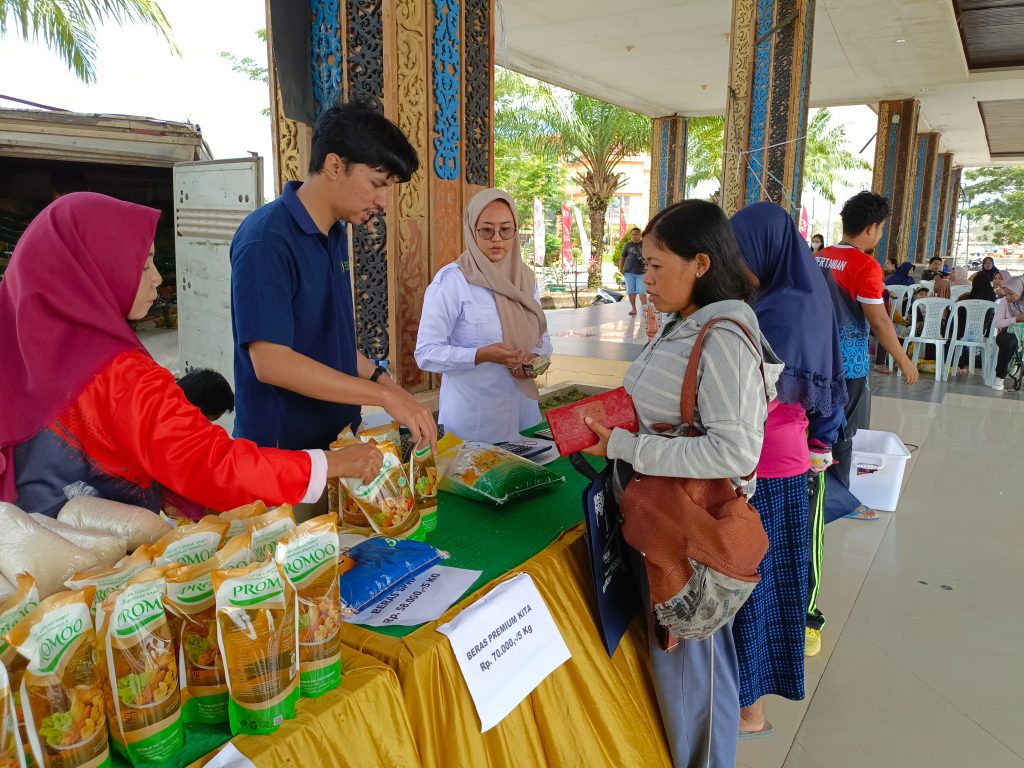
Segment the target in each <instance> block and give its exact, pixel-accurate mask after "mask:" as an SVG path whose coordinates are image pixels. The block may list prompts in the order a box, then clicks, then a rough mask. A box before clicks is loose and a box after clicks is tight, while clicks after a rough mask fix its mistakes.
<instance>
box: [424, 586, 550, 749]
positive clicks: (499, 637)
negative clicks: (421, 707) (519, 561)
mask: <svg viewBox="0 0 1024 768" xmlns="http://www.w3.org/2000/svg"><path fill="white" fill-rule="evenodd" d="M437 631H438V632H441V633H442V634H444V635H446V636H447V637H448V641H449V642H450V643H451V644H452V651H454V653H455V658H456V659H457V660H458V662H459V668H460V669H461V670H462V676H463V677H464V678H465V680H466V685H467V686H468V687H469V692H470V695H471V696H472V697H473V704H474V705H475V706H476V711H477V715H479V717H480V731H481V732H485V731H488V730H490V729H491V728H493V727H494V726H495V725H497V724H498V723H500V722H501V721H502V720H503V719H504V718H505V716H506V715H508V713H509V712H511V711H512V710H513V709H515V708H516V707H517V706H518V705H519V702H521V701H522V700H523V699H525V698H526V697H527V696H529V695H530V693H531V692H532V691H533V689H534V688H536V687H537V686H538V685H540V683H541V681H542V680H544V678H546V677H547V676H548V675H550V674H551V673H552V672H554V671H555V670H556V669H558V667H560V666H561V665H562V664H563V663H564V662H565V661H567V660H568V659H569V658H570V654H569V649H568V647H566V645H565V640H563V639H562V635H561V633H560V632H559V631H558V627H557V626H556V625H555V621H554V619H553V618H551V612H550V611H549V610H548V607H547V605H546V604H545V603H544V599H543V598H542V597H541V596H540V592H538V591H537V586H536V584H534V583H533V578H532V577H531V576H530V575H529V574H526V573H521V574H519V575H518V576H516V577H515V578H513V579H510V580H509V581H506V582H505V583H504V584H500V585H498V586H497V587H495V588H494V589H493V590H491V592H489V593H488V594H487V596H486V597H484V598H482V599H480V600H478V601H477V602H476V603H474V604H473V605H471V606H470V607H468V608H466V609H465V610H464V611H462V613H460V614H459V615H458V617H456V618H455V619H454V620H453V621H450V622H448V623H447V624H444V625H442V626H440V627H438V628H437Z"/></svg>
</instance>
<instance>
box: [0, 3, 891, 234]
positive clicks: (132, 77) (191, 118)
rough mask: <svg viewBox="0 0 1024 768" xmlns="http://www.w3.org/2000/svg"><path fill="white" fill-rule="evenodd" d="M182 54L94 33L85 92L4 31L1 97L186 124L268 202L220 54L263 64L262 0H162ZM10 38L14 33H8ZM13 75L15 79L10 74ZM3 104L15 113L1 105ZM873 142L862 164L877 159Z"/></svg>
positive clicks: (818, 215) (249, 123)
mask: <svg viewBox="0 0 1024 768" xmlns="http://www.w3.org/2000/svg"><path fill="white" fill-rule="evenodd" d="M160 5H161V7H162V8H163V10H164V13H165V14H166V15H167V18H168V20H169V22H170V24H171V28H172V29H173V31H174V36H175V39H176V41H177V44H178V47H179V49H180V51H181V55H180V56H175V55H174V54H172V52H171V51H170V49H169V48H168V46H167V44H166V43H165V42H164V40H163V38H162V37H161V36H160V35H159V34H158V33H156V32H154V31H151V30H149V29H148V28H145V27H138V26H133V27H127V28H120V27H117V26H114V25H109V26H106V27H102V28H101V29H100V30H99V33H98V42H99V46H98V48H99V52H98V56H97V67H96V68H97V82H96V83H95V84H94V85H86V84H84V83H82V82H81V81H80V80H78V78H76V77H75V76H74V75H73V74H72V73H71V72H70V70H68V68H67V67H66V66H65V65H64V63H63V62H62V61H61V60H60V59H59V58H58V57H57V56H56V55H55V54H54V53H52V52H50V51H49V50H48V49H47V48H46V47H45V46H44V45H43V44H42V43H35V42H28V43H26V42H23V41H22V40H21V39H20V38H18V37H15V36H14V35H13V34H11V33H10V31H9V32H8V35H7V36H6V37H3V38H0V73H3V76H2V77H0V94H3V95H7V96H15V97H18V98H22V99H27V100H29V101H35V102H39V103H41V104H46V105H49V106H53V107H61V108H64V109H70V110H73V111H76V112H105V113H113V114H127V115H140V116H144V117H154V118H159V119H163V120H173V121H180V122H186V121H187V122H191V123H193V124H197V125H199V126H200V128H201V129H202V133H203V137H204V138H205V139H206V142H207V143H208V144H209V146H210V149H211V151H212V153H213V156H214V157H215V158H217V159H226V158H232V157H247V156H248V155H249V153H250V152H257V153H258V154H260V155H261V156H262V157H263V158H264V180H265V183H266V189H265V194H266V195H267V197H271V196H272V194H273V193H272V186H273V161H272V140H271V134H270V119H269V118H268V117H264V116H263V115H262V114H260V110H261V109H263V108H265V107H266V106H267V105H268V102H269V93H268V89H267V86H265V85H264V84H263V83H259V82H253V81H250V80H248V79H247V78H246V77H245V76H244V75H241V74H238V73H235V72H232V70H231V63H230V62H228V61H226V60H225V59H223V58H221V56H220V52H221V51H229V52H231V53H234V54H235V55H237V56H239V57H244V56H250V57H252V58H253V59H255V60H256V61H257V62H259V63H260V64H261V65H264V66H265V65H266V59H267V49H266V44H265V43H263V42H262V41H261V40H260V39H259V38H258V37H257V36H256V30H258V29H261V28H263V27H265V26H266V17H265V8H266V6H265V4H264V1H263V0H160ZM9 30H11V28H10V27H9ZM11 73H14V74H13V75H12V74H11ZM0 106H2V107H6V108H17V107H19V105H17V104H13V103H11V102H4V101H0ZM832 113H833V124H835V123H836V122H845V123H847V124H848V130H847V136H848V138H849V144H848V147H849V149H850V150H851V151H853V152H856V151H857V150H859V149H860V148H861V147H862V146H864V145H865V144H866V143H868V142H869V140H870V139H871V138H872V136H873V134H874V132H875V126H876V118H875V114H874V112H872V111H871V110H870V109H868V108H867V107H866V106H854V107H837V108H833V109H832ZM874 146H875V145H874V142H873V141H871V142H870V143H869V144H868V146H867V148H866V149H865V151H864V152H863V154H862V157H864V159H866V160H867V161H868V162H869V163H870V162H872V161H873V159H874ZM870 184H871V174H870V171H867V172H863V173H854V174H851V185H850V186H849V187H846V188H842V189H836V190H835V195H836V199H837V201H838V203H839V205H840V206H841V205H842V201H844V200H845V199H846V198H847V197H849V196H851V195H852V194H854V193H856V192H858V191H860V190H861V189H863V188H865V187H870ZM803 203H804V206H805V207H806V208H807V211H808V213H809V214H810V215H811V219H812V222H813V225H814V228H815V230H816V231H819V230H820V231H823V232H826V231H828V224H829V223H830V222H831V223H833V224H834V223H835V221H837V220H838V211H837V209H836V206H833V207H832V211H831V216H830V215H829V205H828V202H827V201H826V200H824V199H823V198H821V197H820V196H818V195H816V194H814V193H813V192H811V191H810V190H809V189H808V190H805V191H804V196H803Z"/></svg>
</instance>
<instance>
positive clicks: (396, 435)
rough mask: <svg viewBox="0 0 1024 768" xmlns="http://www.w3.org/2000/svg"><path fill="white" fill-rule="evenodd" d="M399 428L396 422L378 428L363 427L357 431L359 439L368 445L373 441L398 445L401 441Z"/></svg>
mask: <svg viewBox="0 0 1024 768" xmlns="http://www.w3.org/2000/svg"><path fill="white" fill-rule="evenodd" d="M400 431H401V429H400V427H399V426H398V422H397V421H392V422H389V423H387V424H381V425H380V426H379V427H364V428H362V429H360V430H359V439H360V440H361V441H362V442H364V443H368V442H370V441H371V440H373V441H374V442H375V443H394V444H395V445H399V444H400V441H401V435H400Z"/></svg>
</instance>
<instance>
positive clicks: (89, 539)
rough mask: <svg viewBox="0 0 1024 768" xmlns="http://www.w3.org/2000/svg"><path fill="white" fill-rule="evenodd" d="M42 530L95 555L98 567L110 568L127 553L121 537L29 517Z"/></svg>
mask: <svg viewBox="0 0 1024 768" xmlns="http://www.w3.org/2000/svg"><path fill="white" fill-rule="evenodd" d="M29 517H31V518H32V519H34V520H35V521H36V522H38V523H39V524H40V525H41V526H43V527H44V528H49V529H50V530H51V531H53V532H54V533H58V534H60V535H61V536H63V537H64V538H65V539H67V540H68V541H70V542H71V543H72V544H74V545H75V546H76V547H81V548H82V549H86V550H88V551H90V552H92V553H93V554H94V555H96V559H97V560H99V561H100V565H105V566H107V567H109V566H112V565H113V564H114V563H116V562H117V561H118V560H120V559H121V558H122V557H124V556H125V555H126V554H127V553H128V541H127V540H126V539H125V538H124V537H123V536H113V535H111V534H109V533H103V532H102V531H90V530H87V529H85V528H72V527H71V526H70V525H66V524H65V523H62V522H61V521H60V520H57V519H55V518H52V517H47V516H46V515H43V514H40V513H39V512H33V513H32V514H30V515H29Z"/></svg>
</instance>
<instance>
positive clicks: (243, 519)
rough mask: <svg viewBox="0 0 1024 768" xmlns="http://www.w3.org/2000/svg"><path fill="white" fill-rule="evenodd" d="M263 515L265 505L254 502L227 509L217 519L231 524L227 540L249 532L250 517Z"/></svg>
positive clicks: (265, 508) (265, 512)
mask: <svg viewBox="0 0 1024 768" xmlns="http://www.w3.org/2000/svg"><path fill="white" fill-rule="evenodd" d="M265 514H267V505H266V504H264V503H263V502H262V501H254V502H252V503H251V504H243V505H242V506H240V507H235V508H234V509H229V510H228V511H227V512H221V513H220V514H219V515H218V517H219V518H220V519H221V520H227V521H228V522H229V523H230V524H231V526H230V527H229V528H228V538H229V539H233V538H235V536H241V535H242V534H243V533H248V532H249V518H250V517H259V516H260V515H265Z"/></svg>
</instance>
